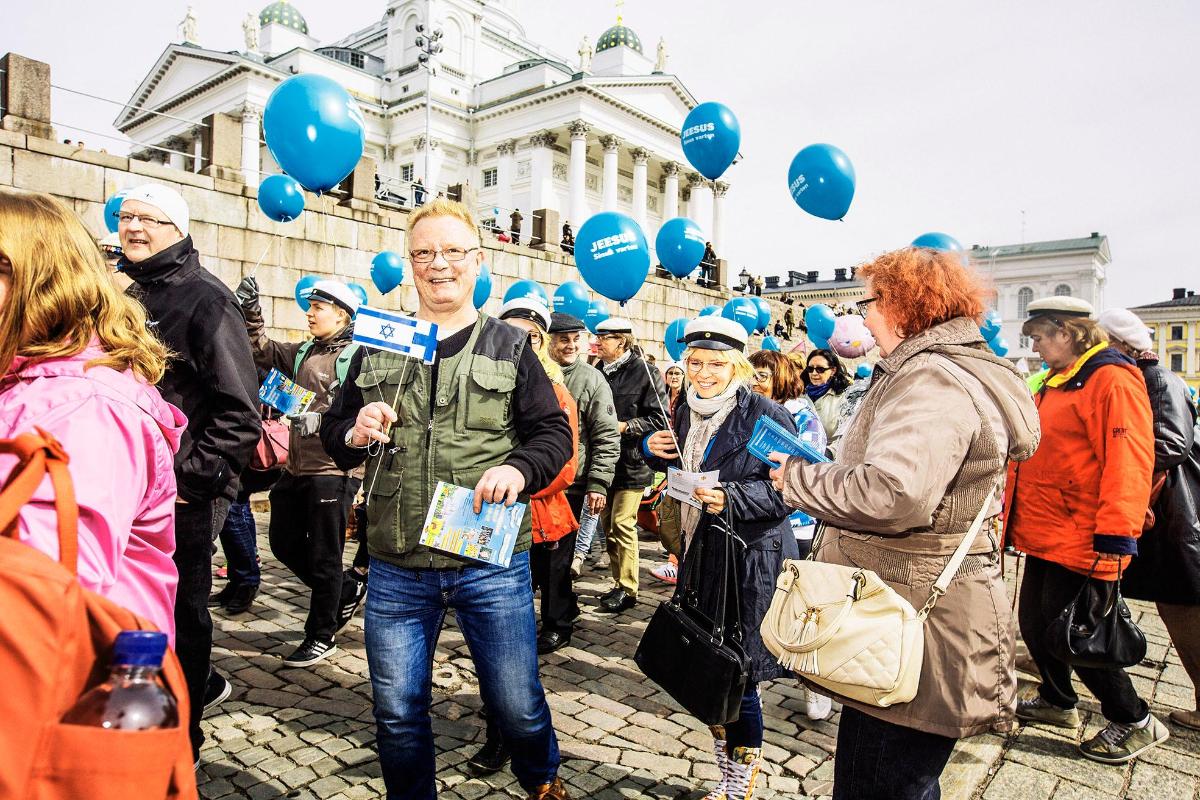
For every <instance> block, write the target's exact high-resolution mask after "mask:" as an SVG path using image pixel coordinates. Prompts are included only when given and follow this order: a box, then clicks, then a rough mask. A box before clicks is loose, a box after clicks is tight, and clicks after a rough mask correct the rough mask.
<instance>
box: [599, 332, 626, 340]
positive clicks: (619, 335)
mask: <svg viewBox="0 0 1200 800" xmlns="http://www.w3.org/2000/svg"><path fill="white" fill-rule="evenodd" d="M596 338H597V339H624V338H625V335H624V334H622V333H602V334H600V335H599V336H597V337H596Z"/></svg>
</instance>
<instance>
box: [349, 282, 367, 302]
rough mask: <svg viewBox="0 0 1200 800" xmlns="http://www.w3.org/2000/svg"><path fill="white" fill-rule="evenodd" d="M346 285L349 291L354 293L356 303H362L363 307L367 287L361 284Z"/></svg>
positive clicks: (365, 300)
mask: <svg viewBox="0 0 1200 800" xmlns="http://www.w3.org/2000/svg"><path fill="white" fill-rule="evenodd" d="M348 285H349V287H350V291H352V292H354V296H355V297H357V298H358V302H360V303H362V304H363V305H364V306H365V305H366V304H367V299H368V298H367V287H365V286H363V285H362V284H361V283H351V284H348Z"/></svg>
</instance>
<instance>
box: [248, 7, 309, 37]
mask: <svg viewBox="0 0 1200 800" xmlns="http://www.w3.org/2000/svg"><path fill="white" fill-rule="evenodd" d="M273 22H275V23H278V24H280V25H282V26H284V27H285V28H291V29H292V30H296V31H300V32H301V33H303V34H305V35H307V34H308V23H307V22H305V21H304V17H302V16H301V15H300V12H299V11H297V10H296V8H295V6H293V5H292V4H291V3H289V2H288V1H287V0H278V2H275V3H271V5H269V6H267V7H266V8H264V9H263V10H262V11H260V12H259V13H258V24H259V25H270V24H271V23H273Z"/></svg>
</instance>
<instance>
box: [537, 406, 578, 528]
mask: <svg viewBox="0 0 1200 800" xmlns="http://www.w3.org/2000/svg"><path fill="white" fill-rule="evenodd" d="M554 394H555V396H556V397H557V398H558V404H559V406H561V407H562V410H563V411H564V412H565V413H566V415H567V421H568V422H570V423H571V442H572V446H571V458H570V460H568V461H567V463H566V464H565V465H563V468H562V471H561V472H559V473H558V477H556V478H555V479H554V480H553V481H551V482H550V485H549V486H547V487H546V488H545V489H542V490H541V491H540V492H538V493H537V494H535V495H533V496H532V497H530V498H529V507H530V509H531V510H532V512H533V541H534V543H535V544H536V543H543V542H557V541H558V540H559V539H561V538H562V537H564V536H566V535H567V534H568V533H570V532H571V531H573V530H575V529H576V528H578V527H579V522H578V521H576V519H575V515H574V514H573V513H571V504H570V503H569V502H567V495H566V491H567V488H568V487H570V485H571V484H572V483H574V481H575V472H576V471H577V470H578V469H579V411H578V409H577V407H576V405H575V398H573V397H571V393H570V392H568V391H567V387H566V386H563V385H562V384H561V383H556V384H554Z"/></svg>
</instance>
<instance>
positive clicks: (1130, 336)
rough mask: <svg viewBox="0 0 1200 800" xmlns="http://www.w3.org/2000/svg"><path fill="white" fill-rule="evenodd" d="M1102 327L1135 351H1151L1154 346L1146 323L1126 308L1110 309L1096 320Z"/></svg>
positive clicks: (1101, 313) (1102, 312)
mask: <svg viewBox="0 0 1200 800" xmlns="http://www.w3.org/2000/svg"><path fill="white" fill-rule="evenodd" d="M1096 321H1097V322H1098V323H1100V327H1101V328H1103V329H1104V332H1105V333H1107V334H1108V335H1109V336H1110V337H1112V338H1113V339H1116V340H1118V341H1120V342H1123V343H1124V344H1127V345H1129V346H1130V347H1132V348H1133V349H1134V350H1149V349H1150V348H1151V347H1153V346H1154V341H1153V340H1152V339H1151V338H1150V330H1149V328H1147V327H1146V323H1144V322H1142V321H1141V320H1140V319H1138V317H1137V315H1136V314H1134V313H1133V312H1132V311H1129V310H1128V309H1124V308H1109V309H1106V310H1105V311H1101V312H1100V316H1099V317H1097V318H1096Z"/></svg>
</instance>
